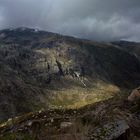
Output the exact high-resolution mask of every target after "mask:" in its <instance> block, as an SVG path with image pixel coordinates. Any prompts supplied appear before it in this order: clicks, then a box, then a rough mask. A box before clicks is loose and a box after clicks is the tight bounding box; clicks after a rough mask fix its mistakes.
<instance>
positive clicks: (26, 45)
mask: <svg viewBox="0 0 140 140" xmlns="http://www.w3.org/2000/svg"><path fill="white" fill-rule="evenodd" d="M122 44H123V45H122ZM124 44H125V43H105V42H93V41H89V40H84V39H78V38H74V37H69V36H62V35H59V34H55V33H50V32H46V31H40V30H37V29H30V28H23V27H22V28H16V29H5V30H1V31H0V85H1V86H0V112H1V114H0V119H1V120H3V119H8V118H9V117H14V116H16V115H20V114H23V113H26V112H30V111H34V110H39V109H41V108H50V107H51V108H58V107H62V108H63V107H64V108H65V107H66V108H67V107H68V108H75V107H81V106H84V105H87V104H90V103H94V102H97V101H100V100H104V99H107V98H110V97H112V96H113V95H114V94H115V93H116V92H119V91H120V89H132V88H134V87H137V86H138V85H139V83H140V74H139V73H140V61H139V59H138V57H137V56H136V55H134V53H132V52H133V51H131V49H128V48H127V47H123V46H125V45H124ZM128 44H129V43H128ZM130 44H132V43H130ZM116 45H117V46H119V47H116ZM133 45H134V46H136V47H137V46H138V45H137V44H135V43H134V44H133ZM133 45H128V46H130V48H131V46H133ZM134 52H135V50H134ZM137 55H138V54H137Z"/></svg>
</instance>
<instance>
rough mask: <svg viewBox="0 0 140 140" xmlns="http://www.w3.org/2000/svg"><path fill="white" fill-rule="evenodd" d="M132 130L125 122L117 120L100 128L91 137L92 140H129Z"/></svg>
mask: <svg viewBox="0 0 140 140" xmlns="http://www.w3.org/2000/svg"><path fill="white" fill-rule="evenodd" d="M129 135H130V128H129V126H128V124H127V123H126V122H125V121H124V120H116V121H114V122H110V123H108V124H105V125H104V126H102V127H98V128H96V129H95V130H94V132H93V134H92V135H91V140H129Z"/></svg>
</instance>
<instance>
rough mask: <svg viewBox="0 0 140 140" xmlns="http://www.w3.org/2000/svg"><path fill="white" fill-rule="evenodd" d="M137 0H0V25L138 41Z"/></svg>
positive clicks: (139, 16)
mask: <svg viewBox="0 0 140 140" xmlns="http://www.w3.org/2000/svg"><path fill="white" fill-rule="evenodd" d="M139 7H140V1H139V0H104V1H103V0H70V1H69V0H0V28H1V29H3V28H9V27H20V26H27V27H33V28H34V27H38V28H41V29H43V30H48V31H52V32H57V33H61V34H66V35H72V36H76V37H80V38H87V39H92V40H99V41H112V40H120V39H126V40H133V41H140V30H139V29H140V8H139Z"/></svg>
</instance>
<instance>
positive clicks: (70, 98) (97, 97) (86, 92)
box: [49, 83, 119, 108]
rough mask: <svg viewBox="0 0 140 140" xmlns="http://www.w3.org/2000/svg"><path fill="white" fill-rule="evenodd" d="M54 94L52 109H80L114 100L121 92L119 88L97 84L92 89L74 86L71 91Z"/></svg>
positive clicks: (66, 90) (50, 100)
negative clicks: (110, 99)
mask: <svg viewBox="0 0 140 140" xmlns="http://www.w3.org/2000/svg"><path fill="white" fill-rule="evenodd" d="M52 92H53V94H52V96H51V97H50V98H49V105H50V107H51V108H80V107H82V106H85V105H88V104H92V103H96V102H99V101H103V100H107V99H109V98H112V97H113V96H114V95H115V94H116V93H118V92H119V88H118V87H116V86H114V85H111V84H105V83H97V84H96V85H94V86H93V87H90V88H88V87H87V88H83V87H80V86H73V87H72V88H69V89H67V88H63V89H61V90H56V91H52Z"/></svg>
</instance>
